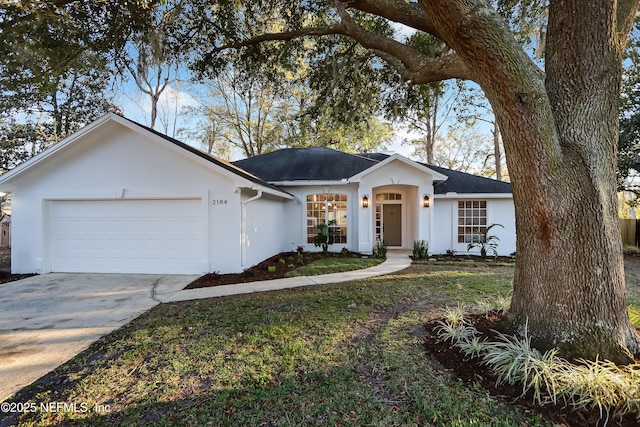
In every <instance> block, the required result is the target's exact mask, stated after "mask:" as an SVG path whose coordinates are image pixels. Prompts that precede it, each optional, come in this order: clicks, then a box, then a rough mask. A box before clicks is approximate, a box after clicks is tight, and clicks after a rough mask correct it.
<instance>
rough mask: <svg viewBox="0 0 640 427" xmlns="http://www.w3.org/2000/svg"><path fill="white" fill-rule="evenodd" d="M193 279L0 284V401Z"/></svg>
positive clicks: (91, 277) (75, 278)
mask: <svg viewBox="0 0 640 427" xmlns="http://www.w3.org/2000/svg"><path fill="white" fill-rule="evenodd" d="M197 277H198V276H167V275H137V274H136V275H132V274H62V273H54V274H45V275H42V276H34V277H30V278H28V279H23V280H19V281H16V282H10V283H6V284H0V401H2V400H4V399H5V398H7V397H9V396H10V395H11V394H13V393H15V392H16V391H18V390H19V389H21V388H22V387H24V386H26V385H28V384H31V383H32V382H33V381H35V380H37V379H38V378H40V377H41V376H43V375H45V374H46V373H48V372H49V371H51V370H52V369H54V368H55V367H57V366H58V365H60V364H62V363H64V362H66V361H67V360H69V359H71V358H72V357H73V356H75V355H76V354H78V352H80V351H82V350H84V349H85V348H87V347H88V346H89V345H90V344H91V343H92V342H94V341H95V340H97V339H98V338H100V337H101V336H103V335H106V334H108V333H109V332H111V331H113V330H114V329H117V328H119V327H120V326H122V325H124V324H125V323H127V322H128V321H130V320H132V319H134V318H136V317H138V316H139V315H140V314H142V313H144V312H145V311H147V310H149V309H150V308H152V307H154V306H155V305H157V304H158V303H160V302H161V301H162V300H165V299H168V298H169V297H171V296H172V295H173V294H175V293H176V292H178V291H179V290H181V289H182V288H184V287H185V286H186V285H187V284H188V283H190V282H192V281H193V280H195V279H196V278H197Z"/></svg>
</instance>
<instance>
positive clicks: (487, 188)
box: [423, 163, 511, 194]
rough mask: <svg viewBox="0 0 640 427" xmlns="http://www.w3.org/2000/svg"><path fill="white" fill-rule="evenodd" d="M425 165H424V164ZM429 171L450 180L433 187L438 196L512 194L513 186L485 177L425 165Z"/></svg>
mask: <svg viewBox="0 0 640 427" xmlns="http://www.w3.org/2000/svg"><path fill="white" fill-rule="evenodd" d="M423 164H424V163H423ZM424 165H425V166H426V167H428V168H429V169H433V170H434V171H436V172H440V173H441V174H443V175H446V176H447V177H448V178H447V180H446V181H442V182H439V183H436V184H434V185H433V190H434V192H435V193H436V194H446V193H449V192H452V193H460V194H464V193H496V194H498V193H511V184H510V183H508V182H504V181H498V180H495V179H491V178H485V177H484V176H478V175H472V174H470V173H465V172H460V171H455V170H452V169H447V168H441V167H439V166H433V165H427V164H424Z"/></svg>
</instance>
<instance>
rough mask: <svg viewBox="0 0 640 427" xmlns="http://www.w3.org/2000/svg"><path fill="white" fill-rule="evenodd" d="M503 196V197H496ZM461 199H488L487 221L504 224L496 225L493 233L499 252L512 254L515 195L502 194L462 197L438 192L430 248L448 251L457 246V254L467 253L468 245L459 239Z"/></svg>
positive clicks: (434, 206)
mask: <svg viewBox="0 0 640 427" xmlns="http://www.w3.org/2000/svg"><path fill="white" fill-rule="evenodd" d="M496 197H499V198H496ZM459 200H486V202H487V224H488V225H491V224H494V223H496V224H502V226H503V227H504V228H500V227H494V228H492V229H491V233H490V234H492V235H495V236H498V238H499V239H500V241H499V242H498V249H497V250H498V253H499V254H500V255H510V254H511V253H512V252H515V250H516V226H515V216H514V215H515V214H514V208H513V199H511V198H504V196H501V195H498V196H496V195H477V196H474V197H467V198H465V199H462V198H460V197H457V198H456V197H451V196H449V197H447V196H438V197H436V199H435V200H434V204H433V212H434V217H435V218H434V228H433V239H432V241H431V242H430V247H429V252H430V253H433V254H438V253H445V252H446V251H447V250H448V249H453V250H454V251H456V253H457V254H466V253H467V245H466V244H461V243H458V242H457V224H458V201H459ZM469 253H471V254H479V251H477V250H475V251H471V252H469Z"/></svg>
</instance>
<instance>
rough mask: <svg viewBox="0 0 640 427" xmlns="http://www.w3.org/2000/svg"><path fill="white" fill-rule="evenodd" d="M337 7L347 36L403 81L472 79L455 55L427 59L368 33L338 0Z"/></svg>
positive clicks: (381, 37) (393, 42) (427, 81)
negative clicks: (373, 54)
mask: <svg viewBox="0 0 640 427" xmlns="http://www.w3.org/2000/svg"><path fill="white" fill-rule="evenodd" d="M336 8H337V9H338V14H339V15H340V18H341V19H342V24H343V25H344V27H345V33H344V34H345V35H347V36H349V37H351V38H353V39H354V40H355V41H357V42H358V43H359V44H361V45H362V46H363V47H365V48H367V49H369V50H371V51H372V52H374V53H375V54H376V55H377V56H379V57H380V58H382V59H383V60H385V61H386V62H387V63H388V64H389V65H390V66H392V67H393V68H395V69H396V70H397V71H398V72H399V73H400V75H401V77H402V78H403V80H406V81H411V82H412V83H415V84H424V83H430V82H434V81H441V80H447V79H451V78H460V79H471V78H472V75H471V73H470V71H469V69H468V68H467V67H466V66H465V64H464V63H463V62H462V61H461V60H460V58H459V57H458V56H457V55H456V54H455V53H448V54H445V55H442V56H439V57H430V56H427V55H425V54H422V53H420V52H419V51H417V50H415V49H413V48H411V47H410V46H407V45H405V44H403V43H400V42H399V41H396V40H394V39H392V38H389V37H385V36H381V35H379V34H375V33H370V32H368V31H366V30H364V29H363V28H362V27H360V26H358V25H357V24H356V23H355V22H354V21H353V19H352V18H351V15H349V12H348V11H347V9H346V7H345V5H344V4H343V3H342V2H341V1H336Z"/></svg>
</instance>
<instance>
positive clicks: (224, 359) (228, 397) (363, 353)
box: [16, 265, 547, 426]
mask: <svg viewBox="0 0 640 427" xmlns="http://www.w3.org/2000/svg"><path fill="white" fill-rule="evenodd" d="M512 276H513V267H504V266H493V267H488V266H481V267H478V266H473V267H468V266H457V268H456V270H451V267H448V266H438V265H416V266H412V267H410V268H408V269H406V270H404V271H402V272H400V273H396V274H393V275H389V276H384V277H376V278H371V279H367V280H359V281H353V282H347V283H340V284H335V285H326V286H318V287H310V288H302V289H292V290H287V291H279V292H270V293H262V294H255V295H244V296H233V297H226V298H218V299H209V300H198V301H189V302H183V303H174V304H162V305H160V306H158V307H156V308H154V309H152V310H150V311H149V312H147V313H146V314H144V315H142V316H141V317H139V318H138V319H136V320H134V321H132V322H130V323H129V324H127V325H125V326H124V327H122V328H121V329H119V330H117V331H115V332H113V333H112V334H110V335H108V336H106V337H104V338H103V339H101V340H99V341H98V342H96V343H94V344H93V345H92V346H91V347H90V348H89V349H88V350H86V351H84V352H83V353H81V354H80V355H78V356H77V357H76V358H75V359H73V360H72V361H70V362H69V363H66V364H65V365H62V366H61V367H60V368H58V369H57V370H56V371H55V375H53V376H52V377H51V379H50V380H48V381H43V382H41V383H40V384H34V385H33V386H30V387H28V388H27V389H26V390H24V391H23V393H21V394H19V395H18V396H17V397H16V402H22V403H29V402H34V403H36V404H38V405H39V404H40V403H42V402H45V403H46V402H67V403H77V404H82V403H84V404H86V405H87V406H88V407H89V408H93V407H94V405H95V404H99V405H103V406H102V407H103V408H106V407H108V408H109V411H110V412H108V413H107V412H105V411H102V412H94V411H92V410H90V411H88V412H86V413H81V412H58V413H49V414H47V413H43V412H36V413H26V414H24V415H23V416H22V420H21V422H22V425H25V426H30V425H57V424H64V425H68V424H72V425H91V426H93V425H109V426H111V425H120V426H144V425H159V426H163V425H175V424H178V425H215V426H236V425H249V426H259V425H276V426H293V425H296V426H298V425H300V426H301V425H351V426H361V425H373V426H394V425H397V426H404V425H425V424H429V425H437V426H469V425H478V426H489V425H491V426H518V425H534V426H535V425H547V423H546V422H545V421H544V420H542V419H541V418H539V417H537V416H535V417H534V416H531V414H529V413H524V412H520V411H519V410H517V409H514V408H513V407H512V406H510V405H505V404H502V403H500V402H498V401H497V400H494V399H493V398H492V397H491V396H489V394H488V393H487V392H486V391H485V390H483V389H482V388H480V387H479V386H478V385H463V384H461V383H459V382H457V381H455V380H453V379H451V378H450V377H449V376H448V375H447V374H445V373H444V372H442V371H440V370H438V369H437V368H435V367H434V366H433V364H432V363H431V362H430V361H429V359H428V358H427V357H426V355H425V353H424V349H423V341H422V339H423V338H422V336H423V334H424V329H423V326H422V325H423V324H424V322H425V321H426V320H427V319H428V317H429V316H432V315H433V312H434V310H437V309H439V308H442V307H443V306H444V305H446V304H456V301H457V302H460V303H461V304H466V303H473V302H474V301H475V300H477V299H478V298H481V297H483V296H487V295H497V294H502V295H504V294H507V293H508V292H509V290H510V287H511V281H512Z"/></svg>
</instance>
